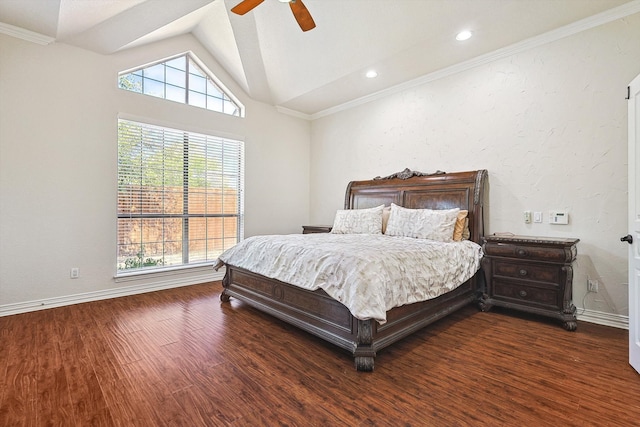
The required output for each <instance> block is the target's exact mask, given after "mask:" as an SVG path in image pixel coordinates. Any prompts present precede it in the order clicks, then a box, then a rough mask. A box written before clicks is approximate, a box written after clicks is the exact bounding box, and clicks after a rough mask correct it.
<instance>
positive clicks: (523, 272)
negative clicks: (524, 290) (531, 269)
mask: <svg viewBox="0 0 640 427" xmlns="http://www.w3.org/2000/svg"><path fill="white" fill-rule="evenodd" d="M520 275H521V276H526V275H527V270H525V269H524V268H523V269H522V270H520Z"/></svg>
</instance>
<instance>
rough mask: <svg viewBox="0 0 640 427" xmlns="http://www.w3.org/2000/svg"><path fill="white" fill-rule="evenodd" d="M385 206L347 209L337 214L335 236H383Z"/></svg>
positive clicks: (334, 221)
mask: <svg viewBox="0 0 640 427" xmlns="http://www.w3.org/2000/svg"><path fill="white" fill-rule="evenodd" d="M383 208H384V205H380V206H377V207H375V208H369V209H345V210H339V211H337V212H336V217H335V219H334V220H333V228H332V229H331V233H333V234H382V209H383Z"/></svg>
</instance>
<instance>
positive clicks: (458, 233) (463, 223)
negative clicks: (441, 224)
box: [453, 210, 469, 242]
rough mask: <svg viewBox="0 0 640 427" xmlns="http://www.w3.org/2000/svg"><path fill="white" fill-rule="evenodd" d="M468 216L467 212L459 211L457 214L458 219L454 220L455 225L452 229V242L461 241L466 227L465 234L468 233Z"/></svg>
mask: <svg viewBox="0 0 640 427" xmlns="http://www.w3.org/2000/svg"><path fill="white" fill-rule="evenodd" d="M467 215H469V211H467V210H461V211H460V212H458V217H457V218H456V225H455V227H454V228H453V241H454V242H459V241H461V240H462V236H463V231H464V228H465V227H467V233H468V232H469V229H468V226H469V219H468V218H467Z"/></svg>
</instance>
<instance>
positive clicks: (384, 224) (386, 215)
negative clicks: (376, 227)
mask: <svg viewBox="0 0 640 427" xmlns="http://www.w3.org/2000/svg"><path fill="white" fill-rule="evenodd" d="M389 215H391V206H385V207H384V208H383V209H382V234H384V232H385V231H386V230H387V224H388V223H389Z"/></svg>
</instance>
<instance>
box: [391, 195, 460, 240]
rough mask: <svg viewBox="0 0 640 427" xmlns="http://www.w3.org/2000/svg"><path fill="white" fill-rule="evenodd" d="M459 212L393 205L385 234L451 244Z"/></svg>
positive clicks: (456, 209)
mask: <svg viewBox="0 0 640 427" xmlns="http://www.w3.org/2000/svg"><path fill="white" fill-rule="evenodd" d="M459 211H460V209H458V208H455V209H443V210H432V209H407V208H403V207H402V206H398V205H396V204H395V203H392V204H391V215H389V222H388V223H387V229H386V230H385V233H384V234H386V235H389V236H405V237H415V238H418V239H431V240H437V241H439V242H451V241H453V229H454V228H455V226H456V219H457V218H458V212H459Z"/></svg>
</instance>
